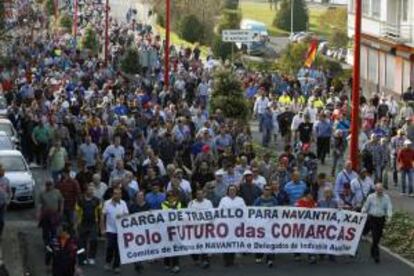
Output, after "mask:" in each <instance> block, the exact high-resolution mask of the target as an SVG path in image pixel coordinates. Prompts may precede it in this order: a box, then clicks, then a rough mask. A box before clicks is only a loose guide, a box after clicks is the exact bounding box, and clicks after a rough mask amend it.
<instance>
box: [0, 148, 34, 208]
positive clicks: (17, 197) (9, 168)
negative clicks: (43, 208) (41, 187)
mask: <svg viewBox="0 0 414 276" xmlns="http://www.w3.org/2000/svg"><path fill="white" fill-rule="evenodd" d="M0 164H1V165H2V166H3V168H4V171H5V176H6V177H7V178H8V179H9V181H10V186H11V189H12V199H11V203H13V204H33V203H34V193H35V180H34V178H33V175H32V172H31V171H30V168H29V166H28V165H27V162H26V160H25V159H24V157H23V155H22V154H21V152H20V151H17V150H1V151H0Z"/></svg>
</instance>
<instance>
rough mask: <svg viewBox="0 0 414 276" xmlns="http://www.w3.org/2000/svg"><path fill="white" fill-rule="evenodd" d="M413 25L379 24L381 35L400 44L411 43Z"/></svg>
mask: <svg viewBox="0 0 414 276" xmlns="http://www.w3.org/2000/svg"><path fill="white" fill-rule="evenodd" d="M413 27H414V26H413V25H409V24H389V23H387V22H381V35H382V36H384V37H387V38H390V39H393V40H397V41H400V42H411V41H413V40H414V39H413Z"/></svg>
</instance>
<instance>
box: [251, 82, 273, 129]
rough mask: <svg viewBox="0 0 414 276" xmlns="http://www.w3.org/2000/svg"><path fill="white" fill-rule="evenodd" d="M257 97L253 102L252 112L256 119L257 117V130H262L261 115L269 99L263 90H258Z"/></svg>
mask: <svg viewBox="0 0 414 276" xmlns="http://www.w3.org/2000/svg"><path fill="white" fill-rule="evenodd" d="M259 93H260V94H259V97H257V99H256V101H255V102H254V107H253V113H254V115H255V116H256V118H257V119H259V131H260V132H261V131H262V120H261V117H262V115H263V114H264V113H265V112H266V108H267V107H268V106H269V103H270V101H269V99H268V98H267V97H266V95H265V94H264V91H263V90H260V92H259Z"/></svg>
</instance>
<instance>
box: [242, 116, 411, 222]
mask: <svg viewBox="0 0 414 276" xmlns="http://www.w3.org/2000/svg"><path fill="white" fill-rule="evenodd" d="M250 128H251V131H252V136H253V140H254V141H255V142H256V143H258V144H259V145H261V141H262V135H261V133H260V132H259V125H258V122H257V121H251V122H250ZM283 146H284V143H283V142H282V141H281V139H280V137H278V143H277V145H276V147H275V146H274V143H273V141H272V146H271V147H270V148H269V150H276V152H277V153H281V152H282V151H283ZM331 165H332V158H331V157H330V156H329V157H327V159H326V164H325V165H321V164H319V166H318V170H319V172H324V173H326V174H327V175H330V171H331V170H330V168H331ZM388 179H390V180H391V179H392V175H391V173H389V176H388ZM398 189H399V187H394V184H393V183H392V181H390V185H389V190H388V191H387V193H388V194H389V196H390V197H391V201H392V204H393V208H394V212H395V211H403V212H407V213H409V214H410V215H411V216H413V217H414V198H410V197H407V196H401V195H400V191H399V190H398Z"/></svg>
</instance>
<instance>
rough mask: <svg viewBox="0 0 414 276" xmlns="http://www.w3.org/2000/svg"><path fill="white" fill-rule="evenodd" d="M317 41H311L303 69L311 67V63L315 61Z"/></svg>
mask: <svg viewBox="0 0 414 276" xmlns="http://www.w3.org/2000/svg"><path fill="white" fill-rule="evenodd" d="M318 43H319V42H318V40H317V39H313V40H312V41H311V43H310V46H309V50H308V53H307V55H306V60H305V67H311V66H312V63H313V62H314V61H315V58H316V54H317V52H318Z"/></svg>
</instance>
